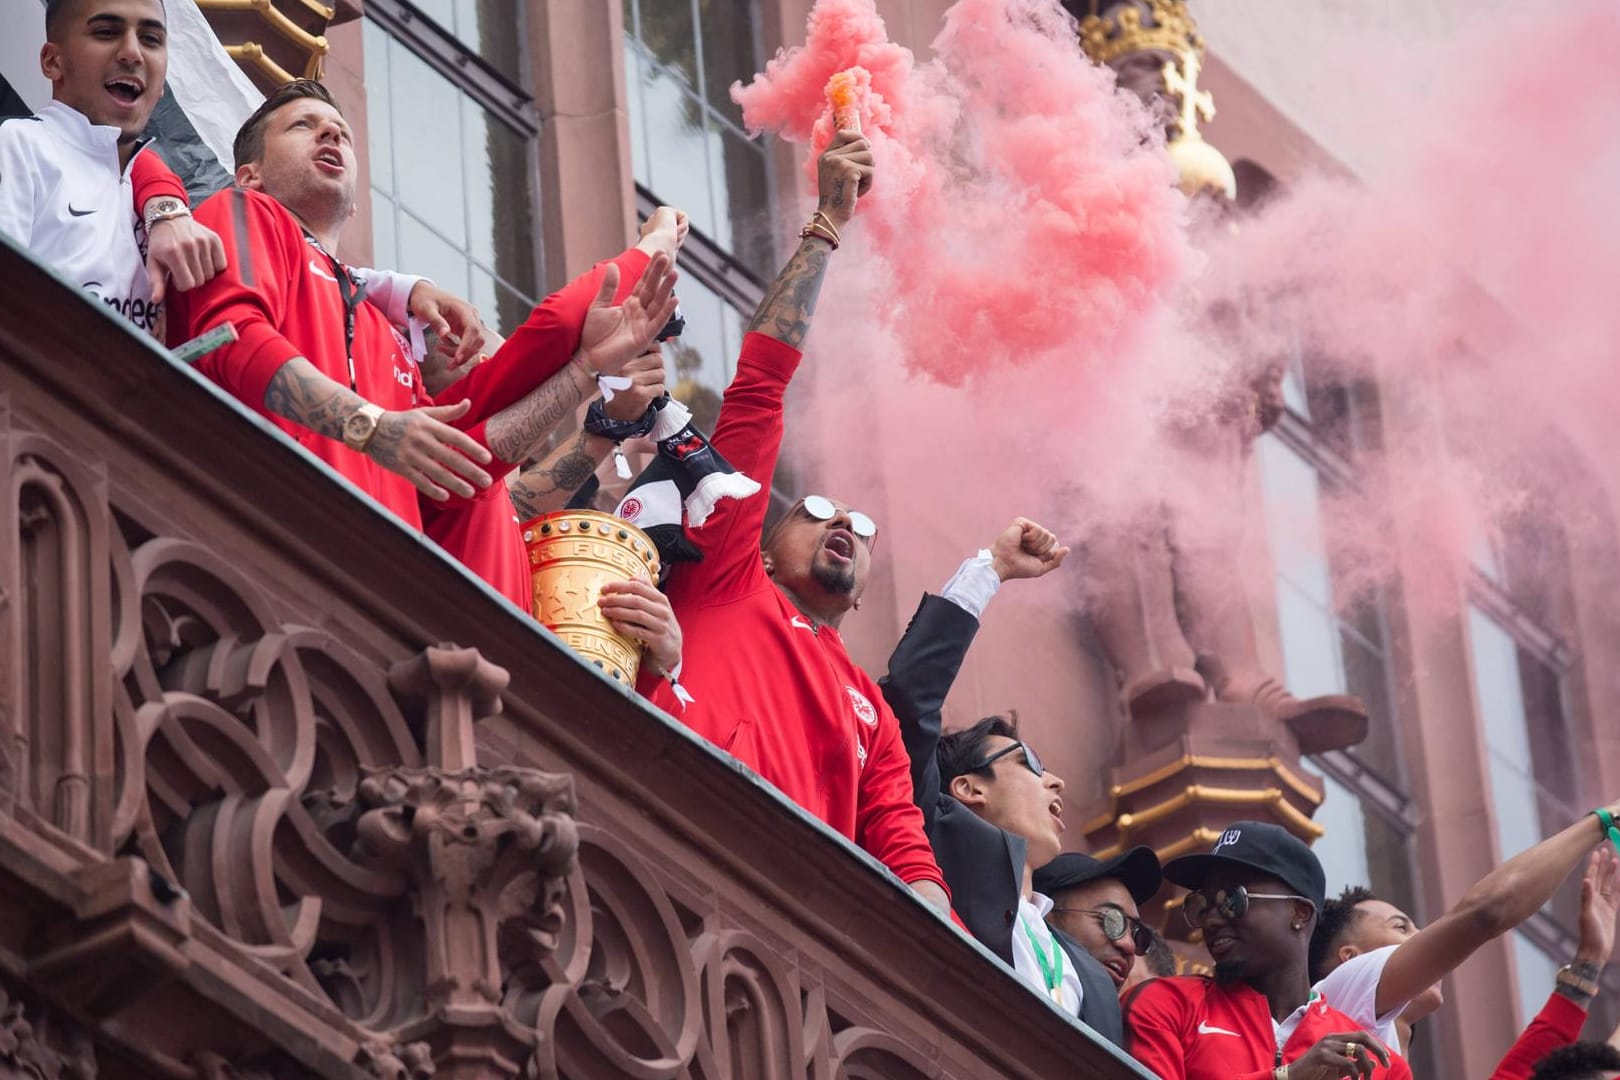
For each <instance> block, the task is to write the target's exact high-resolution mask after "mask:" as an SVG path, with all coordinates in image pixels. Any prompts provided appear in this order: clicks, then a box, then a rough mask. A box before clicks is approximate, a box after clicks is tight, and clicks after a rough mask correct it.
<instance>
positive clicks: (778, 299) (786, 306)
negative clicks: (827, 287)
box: [748, 236, 832, 349]
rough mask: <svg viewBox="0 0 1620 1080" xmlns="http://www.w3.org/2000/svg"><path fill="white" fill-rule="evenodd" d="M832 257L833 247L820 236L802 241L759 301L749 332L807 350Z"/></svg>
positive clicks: (749, 325)
mask: <svg viewBox="0 0 1620 1080" xmlns="http://www.w3.org/2000/svg"><path fill="white" fill-rule="evenodd" d="M831 254H832V248H831V246H829V245H828V243H827V241H825V240H823V239H821V238H819V237H815V236H807V237H805V238H804V239H803V240H802V241H800V242H799V250H798V251H795V252H794V253H793V258H791V259H789V260H788V264H787V265H786V266H784V267H783V268H782V272H781V273H780V274H778V275H777V276H776V280H775V281H773V282H772V283H771V287H770V291H769V292H767V293H766V294H765V299H764V300H762V301H760V305H759V310H758V311H756V312H755V313H754V321H753V322H751V323H749V324H748V329H749V330H752V331H755V332H757V333H761V334H764V335H766V336H767V337H773V338H775V339H776V340H778V341H780V342H782V343H783V344H784V345H791V346H793V347H794V348H795V349H802V348H804V339H805V337H806V336H807V335H808V334H809V333H810V318H811V316H813V315H814V314H815V313H816V298H817V297H818V296H820V295H821V279H822V278H824V277H826V275H827V256H829V255H831Z"/></svg>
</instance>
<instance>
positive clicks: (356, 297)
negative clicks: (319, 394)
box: [304, 229, 366, 394]
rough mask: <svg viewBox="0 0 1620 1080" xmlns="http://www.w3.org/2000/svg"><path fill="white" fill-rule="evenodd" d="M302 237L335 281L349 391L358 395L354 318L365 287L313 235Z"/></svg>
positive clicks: (306, 234)
mask: <svg viewBox="0 0 1620 1080" xmlns="http://www.w3.org/2000/svg"><path fill="white" fill-rule="evenodd" d="M304 235H305V236H307V237H308V238H309V242H310V243H311V244H312V245H313V246H314V248H315V250H316V251H319V252H320V253H321V254H322V255H325V256H326V261H327V262H328V263H330V264H331V266H332V276H333V277H334V278H336V279H337V287H338V296H339V297H340V298H341V299H342V300H343V355H344V357H345V358H346V359H347V360H348V362H349V389H350V390H353V391H354V392H355V393H357V394H358V393H359V392H360V386H359V383H358V381H357V380H356V379H355V374H354V317H355V312H356V311H358V310H359V308H360V301H361V300H363V299H364V298H365V295H366V287H365V285H364V284H356V283H355V280H354V279H353V278H352V277H350V276H349V270H348V267H346V266H344V265H343V264H342V263H340V262H338V261H337V259H336V257H334V256H333V255H331V254H330V253H329V252H328V251H327V250H326V249H325V248H323V247H321V242H320V241H319V240H317V239H315V236H314V234H313V233H311V232H310V231H309V230H308V229H305V230H304Z"/></svg>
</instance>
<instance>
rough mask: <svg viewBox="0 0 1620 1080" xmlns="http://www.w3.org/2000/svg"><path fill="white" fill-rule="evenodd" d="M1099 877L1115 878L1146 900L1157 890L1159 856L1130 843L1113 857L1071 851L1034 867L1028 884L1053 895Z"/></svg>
mask: <svg viewBox="0 0 1620 1080" xmlns="http://www.w3.org/2000/svg"><path fill="white" fill-rule="evenodd" d="M1098 878H1117V879H1118V880H1119V882H1120V883H1121V884H1123V885H1124V886H1125V888H1126V890H1127V891H1128V892H1129V893H1130V894H1131V899H1132V900H1135V901H1136V902H1137V903H1138V904H1145V903H1147V902H1148V901H1149V900H1151V899H1153V894H1154V893H1156V892H1158V891H1159V885H1160V883H1161V882H1162V881H1163V880H1164V873H1163V872H1162V871H1161V870H1160V869H1159V857H1158V856H1157V855H1155V854H1154V853H1153V849H1152V848H1150V847H1133V848H1131V850H1129V851H1127V852H1125V853H1124V854H1123V855H1115V856H1114V857H1113V858H1112V859H1093V858H1092V857H1091V856H1090V855H1079V854H1076V853H1075V852H1072V851H1071V852H1065V853H1064V854H1062V855H1059V856H1058V857H1057V858H1055V859H1053V860H1052V861H1051V862H1049V863H1047V864H1046V865H1045V866H1043V867H1041V868H1040V869H1039V870H1037V871H1035V877H1034V879H1033V881H1032V883H1031V884H1032V885H1033V887H1034V889H1035V891H1036V892H1038V893H1040V894H1041V895H1042V896H1053V895H1055V894H1057V893H1060V892H1062V891H1063V890H1064V889H1072V888H1074V887H1075V886H1076V885H1084V884H1085V883H1086V882H1088V881H1096V880H1097V879H1098Z"/></svg>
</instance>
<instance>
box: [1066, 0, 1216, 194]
mask: <svg viewBox="0 0 1620 1080" xmlns="http://www.w3.org/2000/svg"><path fill="white" fill-rule="evenodd" d="M1099 8H1100V9H1101V10H1100V11H1099ZM1080 47H1081V49H1082V50H1084V51H1085V54H1086V55H1087V56H1089V57H1091V58H1092V59H1093V60H1095V61H1096V62H1097V63H1099V64H1107V65H1109V66H1110V67H1114V68H1115V69H1116V70H1117V69H1118V68H1119V67H1121V66H1122V64H1123V62H1124V61H1125V60H1126V59H1127V58H1129V57H1131V56H1135V55H1141V54H1153V53H1159V54H1168V55H1169V57H1170V59H1167V60H1165V61H1164V64H1163V66H1162V67H1161V68H1160V72H1159V77H1160V84H1161V89H1162V92H1163V93H1164V95H1165V96H1167V97H1169V98H1171V99H1173V100H1174V101H1175V103H1176V113H1175V119H1174V120H1173V121H1172V122H1171V123H1170V125H1169V126H1170V130H1169V131H1168V132H1166V134H1168V135H1170V141H1169V144H1168V145H1167V146H1166V150H1168V152H1169V154H1170V158H1171V160H1173V161H1174V162H1175V163H1176V168H1177V169H1178V170H1179V172H1180V174H1181V189H1182V190H1183V191H1184V192H1186V193H1187V194H1188V195H1189V196H1191V195H1195V194H1197V193H1198V192H1200V191H1212V192H1215V193H1217V194H1220V195H1224V196H1225V197H1226V198H1228V199H1230V198H1234V197H1235V196H1236V195H1237V177H1236V176H1235V175H1234V174H1233V172H1232V166H1231V164H1230V163H1229V162H1228V161H1227V160H1226V158H1225V157H1224V156H1223V155H1222V154H1221V152H1220V151H1219V150H1217V149H1215V148H1214V147H1213V146H1211V145H1210V144H1209V143H1207V142H1205V141H1204V137H1203V135H1202V134H1201V133H1200V132H1199V130H1198V125H1199V123H1200V121H1202V122H1203V123H1208V122H1209V121H1211V120H1213V119H1214V118H1215V99H1214V97H1213V96H1212V95H1211V94H1210V92H1209V91H1208V90H1202V89H1200V88H1199V86H1198V76H1199V74H1200V72H1201V71H1202V70H1203V58H1204V38H1203V35H1202V34H1200V33H1199V32H1198V24H1197V23H1196V22H1194V21H1193V17H1192V15H1191V14H1190V13H1189V12H1188V10H1187V3H1186V0H1124V2H1122V3H1115V4H1108V3H1107V2H1106V0H1093V2H1092V14H1090V15H1087V16H1086V17H1085V18H1084V19H1081V20H1080Z"/></svg>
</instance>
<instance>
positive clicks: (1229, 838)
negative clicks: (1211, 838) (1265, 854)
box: [1209, 829, 1243, 855]
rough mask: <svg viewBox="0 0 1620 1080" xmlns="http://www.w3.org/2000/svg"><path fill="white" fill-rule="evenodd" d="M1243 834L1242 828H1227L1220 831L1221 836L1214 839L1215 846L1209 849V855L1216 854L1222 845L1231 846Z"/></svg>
mask: <svg viewBox="0 0 1620 1080" xmlns="http://www.w3.org/2000/svg"><path fill="white" fill-rule="evenodd" d="M1242 836H1243V830H1242V829H1227V830H1226V831H1225V832H1223V833H1221V838H1220V839H1219V840H1217V841H1215V846H1214V847H1212V848H1210V849H1209V853H1210V854H1211V855H1214V854H1217V853H1218V852H1219V851H1220V850H1221V848H1223V847H1231V846H1232V845H1233V844H1236V843H1237V842H1238V840H1239V839H1240V838H1241V837H1242Z"/></svg>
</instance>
